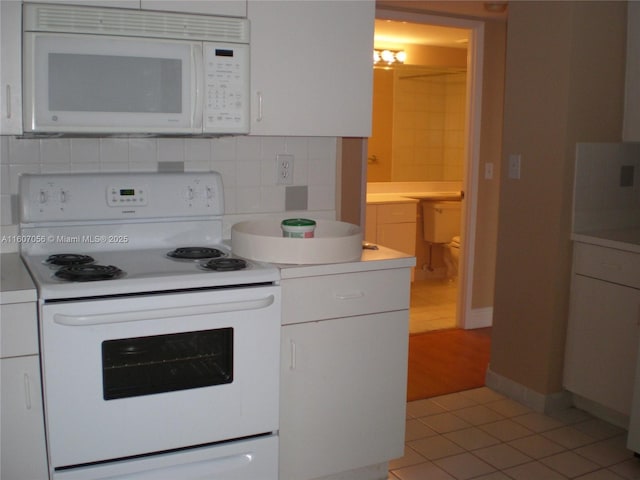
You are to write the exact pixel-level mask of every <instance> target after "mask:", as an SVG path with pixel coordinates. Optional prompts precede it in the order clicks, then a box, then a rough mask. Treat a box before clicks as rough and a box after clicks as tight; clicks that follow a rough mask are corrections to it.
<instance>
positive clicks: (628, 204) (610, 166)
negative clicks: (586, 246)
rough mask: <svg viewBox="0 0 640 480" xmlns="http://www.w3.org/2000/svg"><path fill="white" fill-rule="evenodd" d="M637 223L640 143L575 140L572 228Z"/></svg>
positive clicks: (620, 226)
mask: <svg viewBox="0 0 640 480" xmlns="http://www.w3.org/2000/svg"><path fill="white" fill-rule="evenodd" d="M638 227H640V143H579V144H578V145H577V149H576V171H575V190H574V218H573V231H574V232H576V233H584V232H589V231H594V230H610V229H623V228H638Z"/></svg>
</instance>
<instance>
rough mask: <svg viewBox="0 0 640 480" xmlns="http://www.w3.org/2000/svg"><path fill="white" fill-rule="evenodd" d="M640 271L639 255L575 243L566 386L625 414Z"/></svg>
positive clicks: (638, 335)
mask: <svg viewBox="0 0 640 480" xmlns="http://www.w3.org/2000/svg"><path fill="white" fill-rule="evenodd" d="M638 272H640V255H638V254H634V253H632V252H625V251H622V250H616V249H612V248H606V247H601V246H595V245H589V244H583V243H575V244H574V264H573V278H572V283H571V299H570V312H569V324H568V329H567V346H566V352H565V370H564V386H565V388H566V389H567V390H569V391H570V392H573V393H576V394H578V395H580V396H581V397H584V398H586V399H587V400H590V401H593V402H596V403H597V404H599V405H601V406H604V407H606V408H608V409H611V410H613V411H615V412H618V413H621V414H622V415H623V416H625V417H628V416H629V415H630V414H631V410H632V397H633V385H634V372H635V369H636V358H637V355H638V340H639V339H640V327H639V324H640V276H639V275H638ZM637 401H638V400H636V402H637Z"/></svg>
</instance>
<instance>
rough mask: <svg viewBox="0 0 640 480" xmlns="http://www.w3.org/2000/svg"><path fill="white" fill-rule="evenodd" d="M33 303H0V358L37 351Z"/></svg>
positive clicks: (34, 306) (30, 353)
mask: <svg viewBox="0 0 640 480" xmlns="http://www.w3.org/2000/svg"><path fill="white" fill-rule="evenodd" d="M37 323H38V321H37V316H36V304H35V303H9V304H6V305H0V358H5V357H17V356H20V355H35V354H37V353H38V325H37Z"/></svg>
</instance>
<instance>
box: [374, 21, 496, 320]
mask: <svg viewBox="0 0 640 480" xmlns="http://www.w3.org/2000/svg"><path fill="white" fill-rule="evenodd" d="M376 22H377V23H376V47H378V41H379V38H378V25H379V24H380V25H382V26H386V27H394V28H397V32H398V34H397V35H396V38H395V43H396V45H398V48H397V49H398V50H401V49H402V47H403V46H404V47H405V48H406V49H407V50H408V51H410V50H416V48H417V47H416V46H415V45H416V43H415V42H416V40H412V37H411V35H412V34H413V35H414V36H415V35H416V32H421V31H422V32H425V31H428V28H427V27H429V28H432V29H435V30H437V31H438V32H437V33H440V34H442V35H445V34H447V35H448V40H447V41H449V42H460V44H457V45H455V46H449V47H448V48H449V49H451V50H453V49H456V50H457V51H458V52H460V51H462V52H463V54H462V55H463V57H464V59H463V65H462V68H461V65H460V64H459V61H458V62H456V61H451V60H449V61H448V62H449V63H448V64H447V60H442V58H441V59H440V60H439V64H436V65H434V63H433V62H431V65H429V64H428V62H427V61H426V60H424V59H420V55H418V56H416V57H415V58H416V59H417V60H413V61H412V59H411V55H409V54H407V61H406V63H407V64H410V65H411V67H407V66H403V67H400V68H399V69H397V71H396V72H398V73H396V74H395V77H394V81H395V82H397V83H396V85H402V84H401V83H400V82H405V83H404V85H409V84H410V83H411V84H413V86H412V87H411V88H414V87H416V86H420V84H421V83H422V84H425V85H427V84H431V85H436V84H437V85H438V88H445V89H446V84H447V80H450V81H451V83H455V82H456V81H457V82H458V83H459V82H460V75H461V74H462V75H464V76H465V82H466V83H465V85H464V87H463V90H464V95H465V100H464V107H463V109H464V113H463V118H462V119H461V122H462V128H461V129H460V131H459V132H457V135H458V136H459V137H461V140H462V144H461V146H459V147H457V148H458V149H459V152H458V153H459V158H460V165H459V168H458V169H457V170H458V172H457V173H458V174H459V176H458V178H454V176H453V172H455V171H456V168H451V167H447V166H446V164H444V163H442V164H437V162H435V161H433V159H431V160H429V162H427V163H429V165H423V166H421V165H417V164H419V162H417V161H416V157H415V156H411V155H409V157H410V158H408V159H407V158H405V159H404V163H405V164H412V165H413V167H414V169H413V171H410V173H408V174H402V173H398V172H399V171H400V170H401V168H396V167H394V166H393V165H391V166H389V165H387V166H385V168H386V169H387V171H388V172H391V173H390V174H389V175H388V178H389V180H388V181H390V183H392V184H394V183H396V182H400V183H402V182H405V183H406V182H409V183H414V182H424V183H427V184H429V185H430V186H435V187H437V188H440V186H439V185H436V184H438V183H444V184H447V185H446V186H445V187H442V188H445V189H451V188H454V189H456V186H457V188H458V189H459V190H460V191H461V192H462V198H463V200H462V201H461V202H460V210H461V221H460V229H459V232H460V235H459V236H460V237H462V238H463V239H464V241H463V242H461V244H460V248H459V250H458V251H457V252H459V255H458V258H459V260H458V267H457V268H456V272H457V275H456V274H455V273H456V272H454V274H453V275H451V274H447V272H446V270H445V268H444V265H443V263H445V262H444V261H443V254H446V253H447V252H446V250H445V249H446V248H448V247H447V246H445V245H440V244H438V245H433V244H429V245H428V246H427V245H426V243H425V242H424V237H422V236H421V235H420V233H421V232H420V229H421V228H422V226H421V224H420V218H419V221H418V222H417V224H416V227H417V229H416V232H417V235H416V242H415V252H414V254H415V255H416V257H417V258H418V264H417V271H416V272H415V273H414V278H415V281H414V291H415V295H414V293H413V292H412V314H413V315H414V317H415V316H416V315H418V316H419V315H420V313H419V310H420V309H421V302H420V298H425V296H424V291H425V289H426V290H427V291H428V289H429V285H428V284H429V283H431V284H432V286H433V287H434V288H438V289H439V291H440V293H439V294H438V295H437V296H439V297H440V298H442V299H443V303H442V305H439V306H437V308H436V309H435V310H437V312H435V311H434V312H431V313H430V314H429V315H435V317H436V318H435V320H436V321H435V323H434V324H433V325H434V328H452V327H460V328H463V329H467V328H475V327H476V326H477V325H474V322H473V321H472V315H471V294H472V279H473V252H474V248H473V247H474V243H475V239H474V237H475V220H476V219H475V217H476V194H477V192H476V185H477V181H478V170H479V132H480V125H479V121H480V99H481V93H480V92H481V87H482V82H481V79H482V58H481V56H482V52H483V40H484V24H483V23H482V22H480V21H474V20H467V19H458V18H450V17H438V16H433V15H426V14H418V13H408V12H400V11H391V10H389V11H387V10H377V13H376ZM386 30H387V33H388V32H390V31H391V30H392V29H391V28H387V29H386ZM387 37H388V35H387ZM417 41H418V42H419V41H420V39H418V40H417ZM384 42H387V44H386V45H384V44H383V45H381V47H382V48H386V49H394V47H393V46H392V45H389V43H394V42H393V41H391V40H390V39H389V38H386V39H384ZM444 48H445V47H442V46H440V48H439V52H438V53H439V54H442V53H443V52H444ZM417 49H418V50H419V49H420V48H419V47H418V48H417ZM467 49H468V50H467ZM422 50H423V51H424V50H425V49H422ZM432 50H433V49H432ZM454 56H455V55H454ZM458 56H459V55H458ZM432 57H433V55H432ZM413 62H420V63H417V64H415V63H413ZM436 63H438V62H436ZM416 68H418V69H422V70H416ZM399 72H402V73H399ZM387 77H389V75H387ZM394 88H395V87H394ZM443 101H446V100H443ZM386 108H387V109H388V108H389V107H388V106H387V107H386ZM375 115H376V111H375V107H374V125H375V123H376V122H375ZM452 118H453V116H450V117H449V119H448V125H449V126H450V125H451V123H452ZM405 121H406V120H405ZM405 125H406V123H405ZM374 128H375V126H374ZM443 132H444V131H443ZM404 133H405V135H404V136H403V135H400V137H404V138H402V141H404V142H405V143H406V141H407V136H408V135H406V129H405V132H404ZM432 133H434V132H432ZM443 134H444V135H447V134H456V132H446V133H443ZM374 136H375V130H374ZM415 137H416V135H414V138H413V140H414V141H415ZM440 138H442V136H441V137H440ZM394 147H397V149H398V150H397V151H398V152H400V151H402V148H403V147H406V145H405V146H403V145H392V146H391V149H392V150H393V148H394ZM420 148H423V149H430V148H431V153H434V152H435V153H436V154H441V155H440V156H441V157H443V158H444V157H446V156H448V157H449V158H451V157H452V156H454V155H453V154H452V153H451V152H447V155H445V152H444V148H443V145H440V146H437V147H433V148H432V147H430V146H428V145H424V143H423V144H421V145H420ZM438 149H440V150H438ZM423 152H424V150H423ZM383 155H388V156H389V157H402V155H396V153H395V152H394V153H389V152H388V151H387V152H385V153H384V154H383ZM422 156H423V157H424V156H426V155H422ZM380 160H381V157H380V156H378V155H376V153H375V152H372V150H371V149H370V150H369V158H368V164H369V166H371V164H372V163H373V164H374V167H371V168H369V167H368V170H370V171H376V175H377V176H372V178H371V180H369V179H368V182H371V183H370V184H369V183H368V185H367V191H369V188H370V187H372V186H373V185H374V184H375V185H377V182H379V181H380V179H381V176H380V168H376V167H378V166H379V165H380ZM376 164H377V165H376ZM416 165H417V166H416ZM416 168H418V169H422V170H423V171H424V172H427V171H430V172H431V173H434V172H437V173H438V174H439V175H435V173H434V176H432V177H428V176H426V175H422V174H418V173H416ZM394 170H395V174H394V173H393V171H394ZM383 181H384V180H383ZM437 188H436V189H437ZM416 207H417V209H418V212H419V213H422V207H421V205H420V204H417V205H416ZM457 252H456V253H457ZM436 267H437V268H439V269H440V270H439V271H437V270H436ZM420 292H423V293H420ZM435 296H436V295H431V294H429V293H428V294H427V295H426V298H431V299H433V298H434V297H435ZM443 312H446V313H443ZM423 313H424V312H423ZM419 323H420V322H419ZM429 323H430V322H426V325H428V324H429ZM481 326H487V325H484V324H483V325H481ZM418 328H422V327H418ZM427 329H430V328H429V327H428V326H427Z"/></svg>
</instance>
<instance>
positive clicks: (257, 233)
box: [231, 220, 362, 265]
mask: <svg viewBox="0 0 640 480" xmlns="http://www.w3.org/2000/svg"><path fill="white" fill-rule="evenodd" d="M316 223H317V225H316V230H315V232H314V237H313V238H287V237H283V236H282V229H281V228H280V221H279V220H250V221H247V222H240V223H236V224H235V225H233V226H232V227H231V250H232V251H233V253H234V254H235V255H238V256H240V257H244V258H247V259H249V260H256V261H260V262H271V263H293V264H299V265H300V264H322V263H342V262H352V261H357V260H360V257H361V256H362V229H361V228H360V227H358V226H357V225H352V224H350V223H345V222H336V221H331V220H317V221H316Z"/></svg>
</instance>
